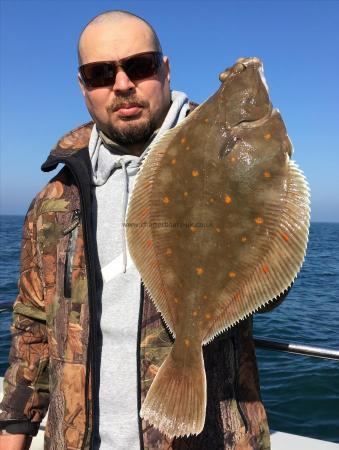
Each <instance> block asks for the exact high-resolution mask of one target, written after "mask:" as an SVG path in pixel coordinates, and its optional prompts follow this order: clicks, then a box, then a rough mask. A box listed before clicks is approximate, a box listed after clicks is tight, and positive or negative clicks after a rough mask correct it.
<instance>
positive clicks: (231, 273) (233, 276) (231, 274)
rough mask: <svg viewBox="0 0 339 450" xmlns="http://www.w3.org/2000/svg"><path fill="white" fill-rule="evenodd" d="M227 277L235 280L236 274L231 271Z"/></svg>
mask: <svg viewBox="0 0 339 450" xmlns="http://www.w3.org/2000/svg"><path fill="white" fill-rule="evenodd" d="M228 276H229V277H230V278H235V277H236V276H237V274H236V272H233V271H232V270H231V272H228Z"/></svg>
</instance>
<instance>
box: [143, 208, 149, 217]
mask: <svg viewBox="0 0 339 450" xmlns="http://www.w3.org/2000/svg"><path fill="white" fill-rule="evenodd" d="M149 212H150V208H144V209H143V210H142V212H141V217H145V216H147V214H148V213H149Z"/></svg>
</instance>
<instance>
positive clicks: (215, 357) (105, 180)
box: [0, 11, 270, 450]
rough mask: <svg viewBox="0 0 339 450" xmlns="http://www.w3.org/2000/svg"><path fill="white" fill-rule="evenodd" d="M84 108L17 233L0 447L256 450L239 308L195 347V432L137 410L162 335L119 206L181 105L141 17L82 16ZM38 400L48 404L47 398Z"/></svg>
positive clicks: (261, 414) (252, 374) (156, 363)
mask: <svg viewBox="0 0 339 450" xmlns="http://www.w3.org/2000/svg"><path fill="white" fill-rule="evenodd" d="M78 58H79V72H78V79H79V85H80V89H81V91H82V94H83V96H84V99H85V102H86V105H87V108H88V111H89V113H90V115H91V117H92V121H91V122H89V123H87V124H85V125H82V126H80V127H78V128H76V129H75V130H72V131H71V132H69V133H67V134H66V135H65V136H64V137H62V138H61V139H60V140H59V142H58V143H57V145H56V146H55V147H54V148H53V150H52V152H51V153H50V155H49V157H48V159H47V161H46V162H45V163H44V164H43V166H42V169H43V170H44V171H50V170H53V169H55V168H56V167H57V165H58V164H63V168H62V169H61V171H60V172H59V173H57V175H56V176H55V177H54V178H53V179H52V180H51V181H50V182H49V183H48V185H47V186H46V187H45V188H44V189H43V190H42V191H41V192H40V193H39V194H38V195H37V196H36V197H35V199H34V200H33V202H32V204H31V205H30V207H29V210H28V212H27V215H26V218H25V223H24V230H23V241H22V252H21V270H20V280H19V294H18V297H17V299H16V301H15V304H14V316H13V327H12V331H13V338H12V347H11V353H10V366H9V368H8V370H7V372H6V375H5V384H4V399H3V401H2V403H1V404H0V428H1V429H2V434H1V435H0V450H10V449H15V450H19V449H23V448H25V446H26V447H27V448H28V447H29V445H30V437H29V436H34V435H35V434H36V433H37V431H38V428H39V424H40V422H41V420H42V419H43V417H44V416H45V415H46V413H47V410H48V420H47V426H46V430H45V448H46V449H53V450H59V449H60V450H64V449H73V450H75V449H78V450H80V449H99V448H100V449H101V450H118V449H126V450H140V449H149V450H153V449H154V450H155V449H173V450H174V449H188V448H189V449H192V450H193V449H194V450H198V449H201V450H202V449H203V450H209V449H211V450H220V449H240V448H241V449H245V448H246V449H269V448H270V443H269V431H268V425H267V420H266V414H265V410H264V407H263V405H262V403H261V400H260V392H259V381H258V373H257V367H256V360H255V353H254V346H253V340H252V322H251V319H247V320H244V321H242V322H241V323H240V324H239V325H237V326H236V327H233V329H232V330H230V331H228V332H226V333H223V334H222V335H220V336H219V337H218V338H216V339H214V341H213V342H211V343H210V344H209V345H206V346H205V347H204V349H203V350H204V361H205V368H206V377H207V389H208V392H207V399H208V400H207V409H206V422H205V426H204V429H203V431H202V432H201V433H200V434H199V435H197V436H189V437H187V436H186V437H181V438H174V439H170V438H168V437H167V436H165V435H164V434H162V433H161V432H160V431H159V430H157V429H156V428H154V427H153V426H151V425H150V424H149V423H147V422H146V421H144V420H141V418H140V416H139V410H140V406H141V404H142V402H143V400H144V399H145V397H146V394H147V392H148V389H149V387H150V385H151V383H152V380H153V378H154V376H155V374H156V372H157V370H158V369H159V367H160V366H161V364H162V362H163V361H164V359H165V358H166V356H167V355H168V353H169V351H170V348H171V346H172V344H173V339H172V337H171V336H170V334H169V333H168V331H167V329H166V327H165V325H164V322H163V321H162V319H161V316H160V314H159V313H158V312H157V311H156V310H155V308H154V305H153V303H152V302H151V301H150V298H149V297H148V295H147V292H146V290H145V289H144V286H143V284H142V282H141V279H140V275H139V273H138V271H137V269H136V267H135V266H134V264H133V262H132V260H131V258H130V256H129V254H128V250H127V246H126V240H125V231H124V227H123V224H124V222H125V216H126V208H127V205H128V199H129V196H130V193H131V191H132V189H133V184H134V180H135V176H136V174H137V172H138V170H139V169H140V166H141V164H142V161H143V158H144V157H145V154H146V153H147V151H148V148H149V144H150V143H151V142H154V141H155V140H157V139H159V138H160V137H161V136H162V134H163V133H164V132H165V131H166V130H168V129H170V128H172V127H174V126H175V125H176V124H177V123H179V122H180V121H181V120H183V119H184V118H185V117H186V116H187V114H189V112H190V111H191V110H192V109H193V108H194V106H195V105H194V104H193V103H191V102H189V100H188V98H187V96H186V94H184V93H183V92H178V91H173V90H171V89H170V67H169V61H168V58H167V57H166V56H163V54H162V49H161V45H160V42H159V39H158V37H157V35H156V33H155V31H154V30H153V28H152V27H151V25H150V24H148V23H147V22H146V21H145V20H143V19H141V18H140V17H137V16H135V15H133V14H131V13H128V12H124V11H109V12H106V13H103V14H100V15H99V16H97V17H95V18H94V19H93V20H92V21H91V22H90V23H89V24H88V25H87V26H86V27H85V28H84V30H83V32H82V33H81V36H80V38H79V45H78ZM48 408H49V409H48Z"/></svg>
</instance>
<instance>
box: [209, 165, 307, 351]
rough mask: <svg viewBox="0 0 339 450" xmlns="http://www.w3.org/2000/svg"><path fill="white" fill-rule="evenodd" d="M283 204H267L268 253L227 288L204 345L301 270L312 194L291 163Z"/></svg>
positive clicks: (279, 291) (273, 296)
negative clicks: (249, 271)
mask: <svg viewBox="0 0 339 450" xmlns="http://www.w3.org/2000/svg"><path fill="white" fill-rule="evenodd" d="M281 202H282V206H281V207H279V206H277V204H274V203H272V204H271V205H270V204H269V203H267V211H268V213H267V219H268V220H267V222H268V223H269V225H268V231H269V234H270V236H272V238H269V239H270V240H269V242H268V245H267V249H268V250H267V252H266V254H265V256H264V257H263V259H262V260H261V261H260V262H259V263H256V265H255V267H254V270H253V271H252V273H251V274H250V276H243V277H241V275H240V276H239V277H238V278H237V281H236V282H235V283H233V284H232V283H230V284H229V285H228V286H227V287H226V288H225V290H224V292H223V295H222V299H221V301H220V314H219V315H218V317H217V318H216V320H215V321H214V322H213V323H212V324H211V326H210V327H209V329H208V330H207V332H206V334H205V336H204V340H203V345H205V344H207V343H209V342H210V341H211V340H213V339H214V338H215V336H217V335H218V334H220V333H222V332H223V331H225V330H226V329H228V328H230V327H231V326H232V325H234V324H235V323H237V322H239V321H240V320H242V319H244V318H245V317H248V316H249V315H250V314H252V313H253V312H255V311H257V310H258V309H259V308H260V307H261V306H263V305H266V304H267V303H269V302H270V301H272V300H274V299H276V298H277V297H278V296H279V295H280V294H282V293H283V292H285V291H286V289H287V288H288V287H290V286H291V284H292V283H293V281H294V279H295V278H296V276H297V274H298V272H299V271H300V269H301V266H302V264H303V261H304V258H305V254H306V247H307V242H308V234H309V222H310V193H309V186H308V183H307V181H306V178H305V176H304V174H303V172H302V171H301V170H300V169H299V168H298V166H297V165H296V163H295V162H294V161H289V163H288V174H287V188H286V193H285V195H284V197H283V198H281ZM264 239H265V238H264ZM239 272H241V271H239Z"/></svg>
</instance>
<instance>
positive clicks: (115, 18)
mask: <svg viewBox="0 0 339 450" xmlns="http://www.w3.org/2000/svg"><path fill="white" fill-rule="evenodd" d="M149 51H161V47H160V43H159V40H158V38H157V36H156V34H155V32H154V30H153V28H152V27H151V26H150V25H149V24H148V23H147V22H146V21H144V20H143V19H141V18H140V17H137V16H135V15H133V14H131V13H128V12H124V11H108V12H106V13H103V14H100V15H99V16H97V17H95V18H94V19H93V20H92V21H91V22H89V24H88V25H87V26H86V27H85V28H84V30H83V32H82V33H81V35H80V38H79V43H78V58H79V66H81V65H83V64H88V63H92V62H97V61H119V60H121V59H124V58H127V57H129V56H132V55H135V54H138V53H143V52H149ZM161 59H162V63H161V65H160V67H159V69H158V71H157V73H156V74H155V75H153V76H151V77H148V78H145V79H141V80H136V81H133V80H131V79H130V78H129V77H128V75H127V74H126V73H125V72H124V70H123V69H122V68H121V67H118V68H117V73H116V78H115V82H114V84H113V85H111V86H105V87H97V88H90V87H88V86H86V85H85V83H84V81H83V80H82V79H81V77H80V76H79V82H80V87H81V90H82V93H83V95H84V97H85V101H86V105H87V108H88V111H89V113H90V114H91V116H92V118H93V120H94V121H95V123H96V124H97V126H98V128H99V129H101V130H102V131H103V132H104V133H105V134H107V135H108V136H109V137H110V138H111V139H113V140H115V141H117V142H119V143H121V144H123V145H127V146H133V145H137V146H140V145H142V144H143V143H144V142H146V141H147V140H148V138H149V137H150V136H151V134H152V133H153V131H154V130H155V129H157V128H158V127H159V126H160V125H161V124H162V122H163V120H164V118H165V116H166V113H167V111H168V109H169V106H170V87H169V81H170V74H169V72H170V71H169V62H168V58H167V57H162V58H161Z"/></svg>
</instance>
